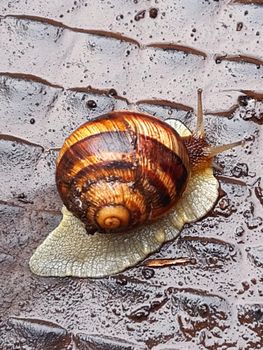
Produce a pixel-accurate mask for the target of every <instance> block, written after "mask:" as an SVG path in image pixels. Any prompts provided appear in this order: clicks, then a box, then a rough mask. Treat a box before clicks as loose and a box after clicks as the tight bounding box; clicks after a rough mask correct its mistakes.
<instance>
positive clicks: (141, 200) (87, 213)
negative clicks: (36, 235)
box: [29, 90, 241, 277]
mask: <svg viewBox="0 0 263 350" xmlns="http://www.w3.org/2000/svg"><path fill="white" fill-rule="evenodd" d="M240 144H241V142H236V143H233V144H229V145H222V146H213V147H211V146H209V145H208V143H207V141H206V138H205V133H204V125H203V113H202V103H201V90H199V92H198V112H197V129H196V131H195V132H194V133H191V132H190V130H189V129H188V128H187V127H186V126H185V125H184V124H182V123H181V122H180V121H177V120H172V119H171V120H166V122H165V123H164V122H162V121H160V120H159V119H157V118H155V117H153V116H149V115H145V114H140V113H136V112H127V111H122V112H112V113H109V114H107V115H104V116H101V117H99V118H97V119H95V120H93V121H90V122H87V123H85V124H84V125H82V126H80V127H79V128H78V129H77V130H76V131H74V132H73V133H72V134H71V135H70V136H69V137H68V138H67V139H66V141H65V143H64V145H63V147H62V148H61V151H60V153H59V156H58V160H57V170H56V182H57V188H58V191H59V194H60V196H61V198H62V201H63V203H64V206H63V208H62V214H63V219H62V221H61V223H60V224H59V226H58V227H57V228H56V229H55V230H54V231H52V232H51V233H50V234H49V236H48V237H47V238H46V239H45V241H44V242H43V243H42V244H41V245H40V246H39V247H38V248H37V250H36V251H35V253H34V254H33V256H32V257H31V259H30V262H29V265H30V268H31V270H32V272H34V273H36V274H38V275H41V276H78V277H102V276H107V275H110V274H113V273H117V272H120V271H122V270H124V269H126V268H127V267H130V266H134V265H135V264H137V263H138V262H139V261H141V260H143V259H145V258H146V257H147V256H148V255H149V254H150V253H152V252H154V251H156V250H158V249H159V248H160V247H161V246H162V245H163V244H164V243H165V242H167V241H169V240H171V239H173V238H175V237H177V235H178V234H179V232H180V230H181V229H182V228H183V226H184V224H185V223H189V222H193V221H196V220H198V219H200V218H202V217H203V216H204V215H206V214H207V213H208V212H209V211H210V210H211V208H212V207H213V206H214V204H215V203H216V201H217V198H218V187H219V184H218V181H217V180H216V178H215V177H214V176H213V168H212V160H213V157H214V156H215V155H216V154H218V153H220V152H223V151H225V150H227V149H230V148H232V147H235V146H237V145H240ZM90 233H93V234H90Z"/></svg>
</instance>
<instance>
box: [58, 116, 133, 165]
mask: <svg viewBox="0 0 263 350" xmlns="http://www.w3.org/2000/svg"><path fill="white" fill-rule="evenodd" d="M126 130H127V125H126V123H125V122H124V120H123V118H122V117H121V116H120V115H119V113H112V114H104V115H102V116H100V117H98V118H96V119H94V120H92V121H88V122H86V123H84V124H82V125H81V126H80V127H79V128H78V129H76V130H75V131H74V132H73V133H72V134H70V135H69V137H68V138H67V139H66V140H65V142H64V144H63V146H62V148H61V150H60V152H59V155H58V159H57V164H58V163H59V162H60V160H61V158H62V157H63V155H64V153H65V152H66V151H67V150H68V149H69V148H71V147H72V146H73V145H74V144H75V143H78V142H79V141H80V140H82V139H85V138H87V137H90V136H95V135H98V134H100V133H104V132H106V133H107V132H111V131H113V132H114V131H118V132H125V131H126Z"/></svg>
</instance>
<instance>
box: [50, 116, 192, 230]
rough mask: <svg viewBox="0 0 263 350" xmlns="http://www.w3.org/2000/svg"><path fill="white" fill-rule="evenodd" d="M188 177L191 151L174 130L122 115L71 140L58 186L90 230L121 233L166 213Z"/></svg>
mask: <svg viewBox="0 0 263 350" xmlns="http://www.w3.org/2000/svg"><path fill="white" fill-rule="evenodd" d="M188 176H189V157H188V154H187V150H186V147H185V145H184V143H183V141H182V139H181V138H180V136H179V135H178V134H177V132H176V131H175V130H174V129H173V128H172V127H170V126H169V125H168V124H166V123H164V122H162V121H160V120H158V119H157V118H154V117H152V116H149V115H146V114H140V113H136V112H134V113H133V112H126V111H122V112H112V113H108V114H105V115H102V116H100V117H98V118H97V119H94V120H92V121H89V122H87V123H85V124H83V125H82V126H80V127H79V128H78V129H77V130H75V131H74V132H73V133H72V134H71V135H70V136H69V137H68V138H67V139H66V141H65V143H64V145H63V147H62V148H61V150H60V153H59V156H58V160H57V170H56V183H57V188H58V191H59V194H60V196H61V198H62V201H63V203H64V204H65V206H66V207H67V208H68V210H70V211H71V212H72V213H73V214H74V215H75V216H77V217H78V218H79V219H80V220H82V221H83V222H84V223H85V225H86V226H87V228H94V229H97V230H98V231H100V232H118V231H122V230H125V231H126V230H128V229H131V228H133V227H135V226H138V225H141V224H143V223H144V222H147V221H153V220H155V219H158V218H159V217H160V216H162V215H163V214H164V213H166V212H167V211H168V210H169V209H170V208H171V207H173V205H174V204H175V203H176V202H177V200H178V198H179V197H180V196H181V194H182V192H183V191H184V189H185V186H186V183H187V179H188Z"/></svg>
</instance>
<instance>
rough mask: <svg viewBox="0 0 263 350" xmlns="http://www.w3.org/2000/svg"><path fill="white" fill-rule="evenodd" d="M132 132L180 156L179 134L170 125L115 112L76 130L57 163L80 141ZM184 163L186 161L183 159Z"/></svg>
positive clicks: (67, 141)
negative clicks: (105, 133)
mask: <svg viewBox="0 0 263 350" xmlns="http://www.w3.org/2000/svg"><path fill="white" fill-rule="evenodd" d="M127 130H130V131H132V132H133V134H135V135H136V134H143V135H145V136H149V137H152V138H155V139H158V140H159V141H160V142H161V143H163V144H165V145H166V147H167V148H169V149H171V150H172V151H174V152H176V153H178V154H180V148H178V142H177V141H176V139H177V138H178V136H179V135H178V133H177V132H176V131H175V130H174V129H173V128H172V127H171V126H170V125H168V124H166V123H165V122H163V121H161V120H159V119H158V118H156V117H153V116H151V115H147V114H142V113H136V112H128V111H114V112H111V113H108V114H104V115H101V116H99V117H97V118H96V119H93V120H92V121H88V122H86V123H84V124H83V125H81V126H80V127H79V128H78V129H76V130H75V131H74V132H73V133H72V134H71V135H70V136H69V137H68V138H67V139H66V141H65V143H64V145H63V146H62V148H61V150H60V153H59V155H58V159H57V163H59V161H60V159H61V158H62V156H63V155H64V153H65V152H66V151H67V150H68V149H69V148H70V147H71V146H72V145H74V144H75V143H77V142H78V141H79V140H81V139H83V138H86V137H89V136H92V135H97V134H100V133H104V132H112V131H120V132H125V131H127ZM183 161H185V160H184V159H183Z"/></svg>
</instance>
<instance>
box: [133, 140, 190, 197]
mask: <svg viewBox="0 0 263 350" xmlns="http://www.w3.org/2000/svg"><path fill="white" fill-rule="evenodd" d="M138 144H140V149H139V150H138V156H139V163H140V164H141V166H142V167H146V168H147V169H152V170H153V171H155V172H156V173H158V174H159V177H160V179H161V180H162V181H165V184H166V186H167V188H168V191H169V193H174V195H177V196H179V195H180V194H181V193H182V191H183V190H184V188H185V185H186V180H187V177H188V170H187V165H188V164H184V163H183V161H182V159H181V158H180V157H179V156H178V155H177V154H176V153H175V152H172V151H171V150H170V149H168V148H167V147H166V146H164V145H163V144H161V143H160V142H159V141H157V140H155V139H152V138H150V137H144V136H142V135H139V137H138ZM179 147H181V145H178V148H179ZM184 152H186V151H185V150H184V148H183V147H182V151H181V155H182V154H183V153H184ZM145 161H146V162H145ZM160 170H161V171H160ZM163 174H165V179H163Z"/></svg>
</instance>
